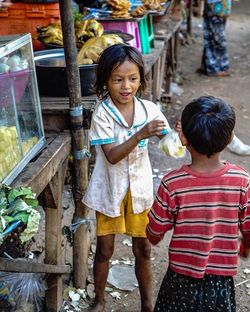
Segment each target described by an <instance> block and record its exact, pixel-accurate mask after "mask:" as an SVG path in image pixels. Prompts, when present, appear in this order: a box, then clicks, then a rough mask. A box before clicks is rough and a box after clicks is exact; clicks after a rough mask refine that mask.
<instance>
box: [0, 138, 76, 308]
mask: <svg viewBox="0 0 250 312" xmlns="http://www.w3.org/2000/svg"><path fill="white" fill-rule="evenodd" d="M70 152H71V136H70V134H60V135H58V136H56V137H55V138H53V139H50V142H49V143H48V145H47V146H46V147H45V148H44V150H42V151H41V152H40V154H39V155H38V156H37V158H36V159H35V160H34V161H33V162H30V163H29V164H28V165H27V166H26V167H25V168H24V170H23V171H22V172H21V173H20V174H19V175H18V176H17V178H16V179H15V180H14V181H13V183H12V184H11V186H13V187H16V186H25V187H31V189H32V191H33V192H34V193H36V195H37V196H38V198H39V202H40V203H41V202H42V205H43V208H44V210H45V261H44V262H45V263H37V262H33V261H29V260H27V259H6V258H0V270H1V271H7V272H22V273H46V274H47V278H46V282H47V285H48V290H47V292H46V312H58V311H60V309H61V305H62V293H63V288H62V275H63V274H69V273H71V268H70V266H69V265H64V264H63V263H62V246H61V242H62V236H61V235H62V234H61V213H62V212H61V209H62V193H63V186H64V180H65V174H66V169H67V164H68V158H69V155H70Z"/></svg>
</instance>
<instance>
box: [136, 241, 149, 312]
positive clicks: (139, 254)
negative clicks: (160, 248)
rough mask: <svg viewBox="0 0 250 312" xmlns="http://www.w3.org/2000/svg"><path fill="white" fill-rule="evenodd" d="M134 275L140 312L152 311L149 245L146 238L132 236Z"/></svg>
mask: <svg viewBox="0 0 250 312" xmlns="http://www.w3.org/2000/svg"><path fill="white" fill-rule="evenodd" d="M133 253H134V255H135V275H136V277H137V280H138V284H139V289H140V294H141V312H152V311H153V304H152V271H151V260H150V255H151V245H150V243H149V241H148V239H147V238H141V237H133Z"/></svg>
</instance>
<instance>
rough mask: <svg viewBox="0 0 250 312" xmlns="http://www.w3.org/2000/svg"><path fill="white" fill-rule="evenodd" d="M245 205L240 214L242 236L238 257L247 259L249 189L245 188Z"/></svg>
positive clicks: (249, 217)
mask: <svg viewBox="0 0 250 312" xmlns="http://www.w3.org/2000/svg"><path fill="white" fill-rule="evenodd" d="M244 199H245V202H246V205H245V207H244V209H242V211H241V213H240V231H241V235H242V239H241V243H240V253H239V254H240V256H241V257H243V258H247V257H249V256H250V188H249V185H248V187H247V192H246V194H245V198H244Z"/></svg>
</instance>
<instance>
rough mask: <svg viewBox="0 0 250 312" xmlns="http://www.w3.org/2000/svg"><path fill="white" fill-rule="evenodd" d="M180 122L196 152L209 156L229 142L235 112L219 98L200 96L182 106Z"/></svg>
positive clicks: (222, 148) (219, 150)
mask: <svg viewBox="0 0 250 312" xmlns="http://www.w3.org/2000/svg"><path fill="white" fill-rule="evenodd" d="M181 124H182V131H183V134H184V135H185V137H186V138H187V140H188V142H189V143H190V145H191V146H192V147H193V148H194V149H195V150H196V151H197V152H198V153H200V154H203V155H207V156H208V157H210V156H211V155H213V154H215V153H218V152H221V151H222V150H224V148H226V146H227V145H228V144H229V142H230V138H231V135H232V132H233V129H234V126H235V112H234V109H233V107H232V106H231V105H229V104H228V103H226V102H224V101H223V100H221V99H219V98H215V97H213V96H202V97H200V98H198V99H195V100H193V101H192V102H191V103H189V104H188V105H187V106H186V107H185V108H184V110H183V112H182V117H181Z"/></svg>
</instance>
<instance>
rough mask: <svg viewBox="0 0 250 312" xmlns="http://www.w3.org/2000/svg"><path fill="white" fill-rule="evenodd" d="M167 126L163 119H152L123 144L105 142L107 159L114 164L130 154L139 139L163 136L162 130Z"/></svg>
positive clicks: (103, 147) (104, 148) (104, 150)
mask: <svg viewBox="0 0 250 312" xmlns="http://www.w3.org/2000/svg"><path fill="white" fill-rule="evenodd" d="M165 128H166V125H165V123H164V121H163V120H152V121H151V122H149V123H147V124H146V125H145V126H144V127H143V128H142V129H140V130H139V131H138V132H136V133H135V134H134V135H132V136H131V137H130V138H129V139H128V140H127V141H125V142H124V143H122V144H119V145H116V144H115V143H111V144H103V145H102V149H103V152H104V154H105V156H106V158H107V160H108V161H109V162H110V163H111V164H113V165H114V164H116V163H118V162H119V161H120V160H122V159H123V158H125V157H126V156H128V154H129V153H130V152H131V151H132V150H133V149H134V148H135V147H136V146H137V144H138V143H139V141H141V140H143V139H147V138H149V137H152V136H161V135H162V131H163V130H164V129H165Z"/></svg>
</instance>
